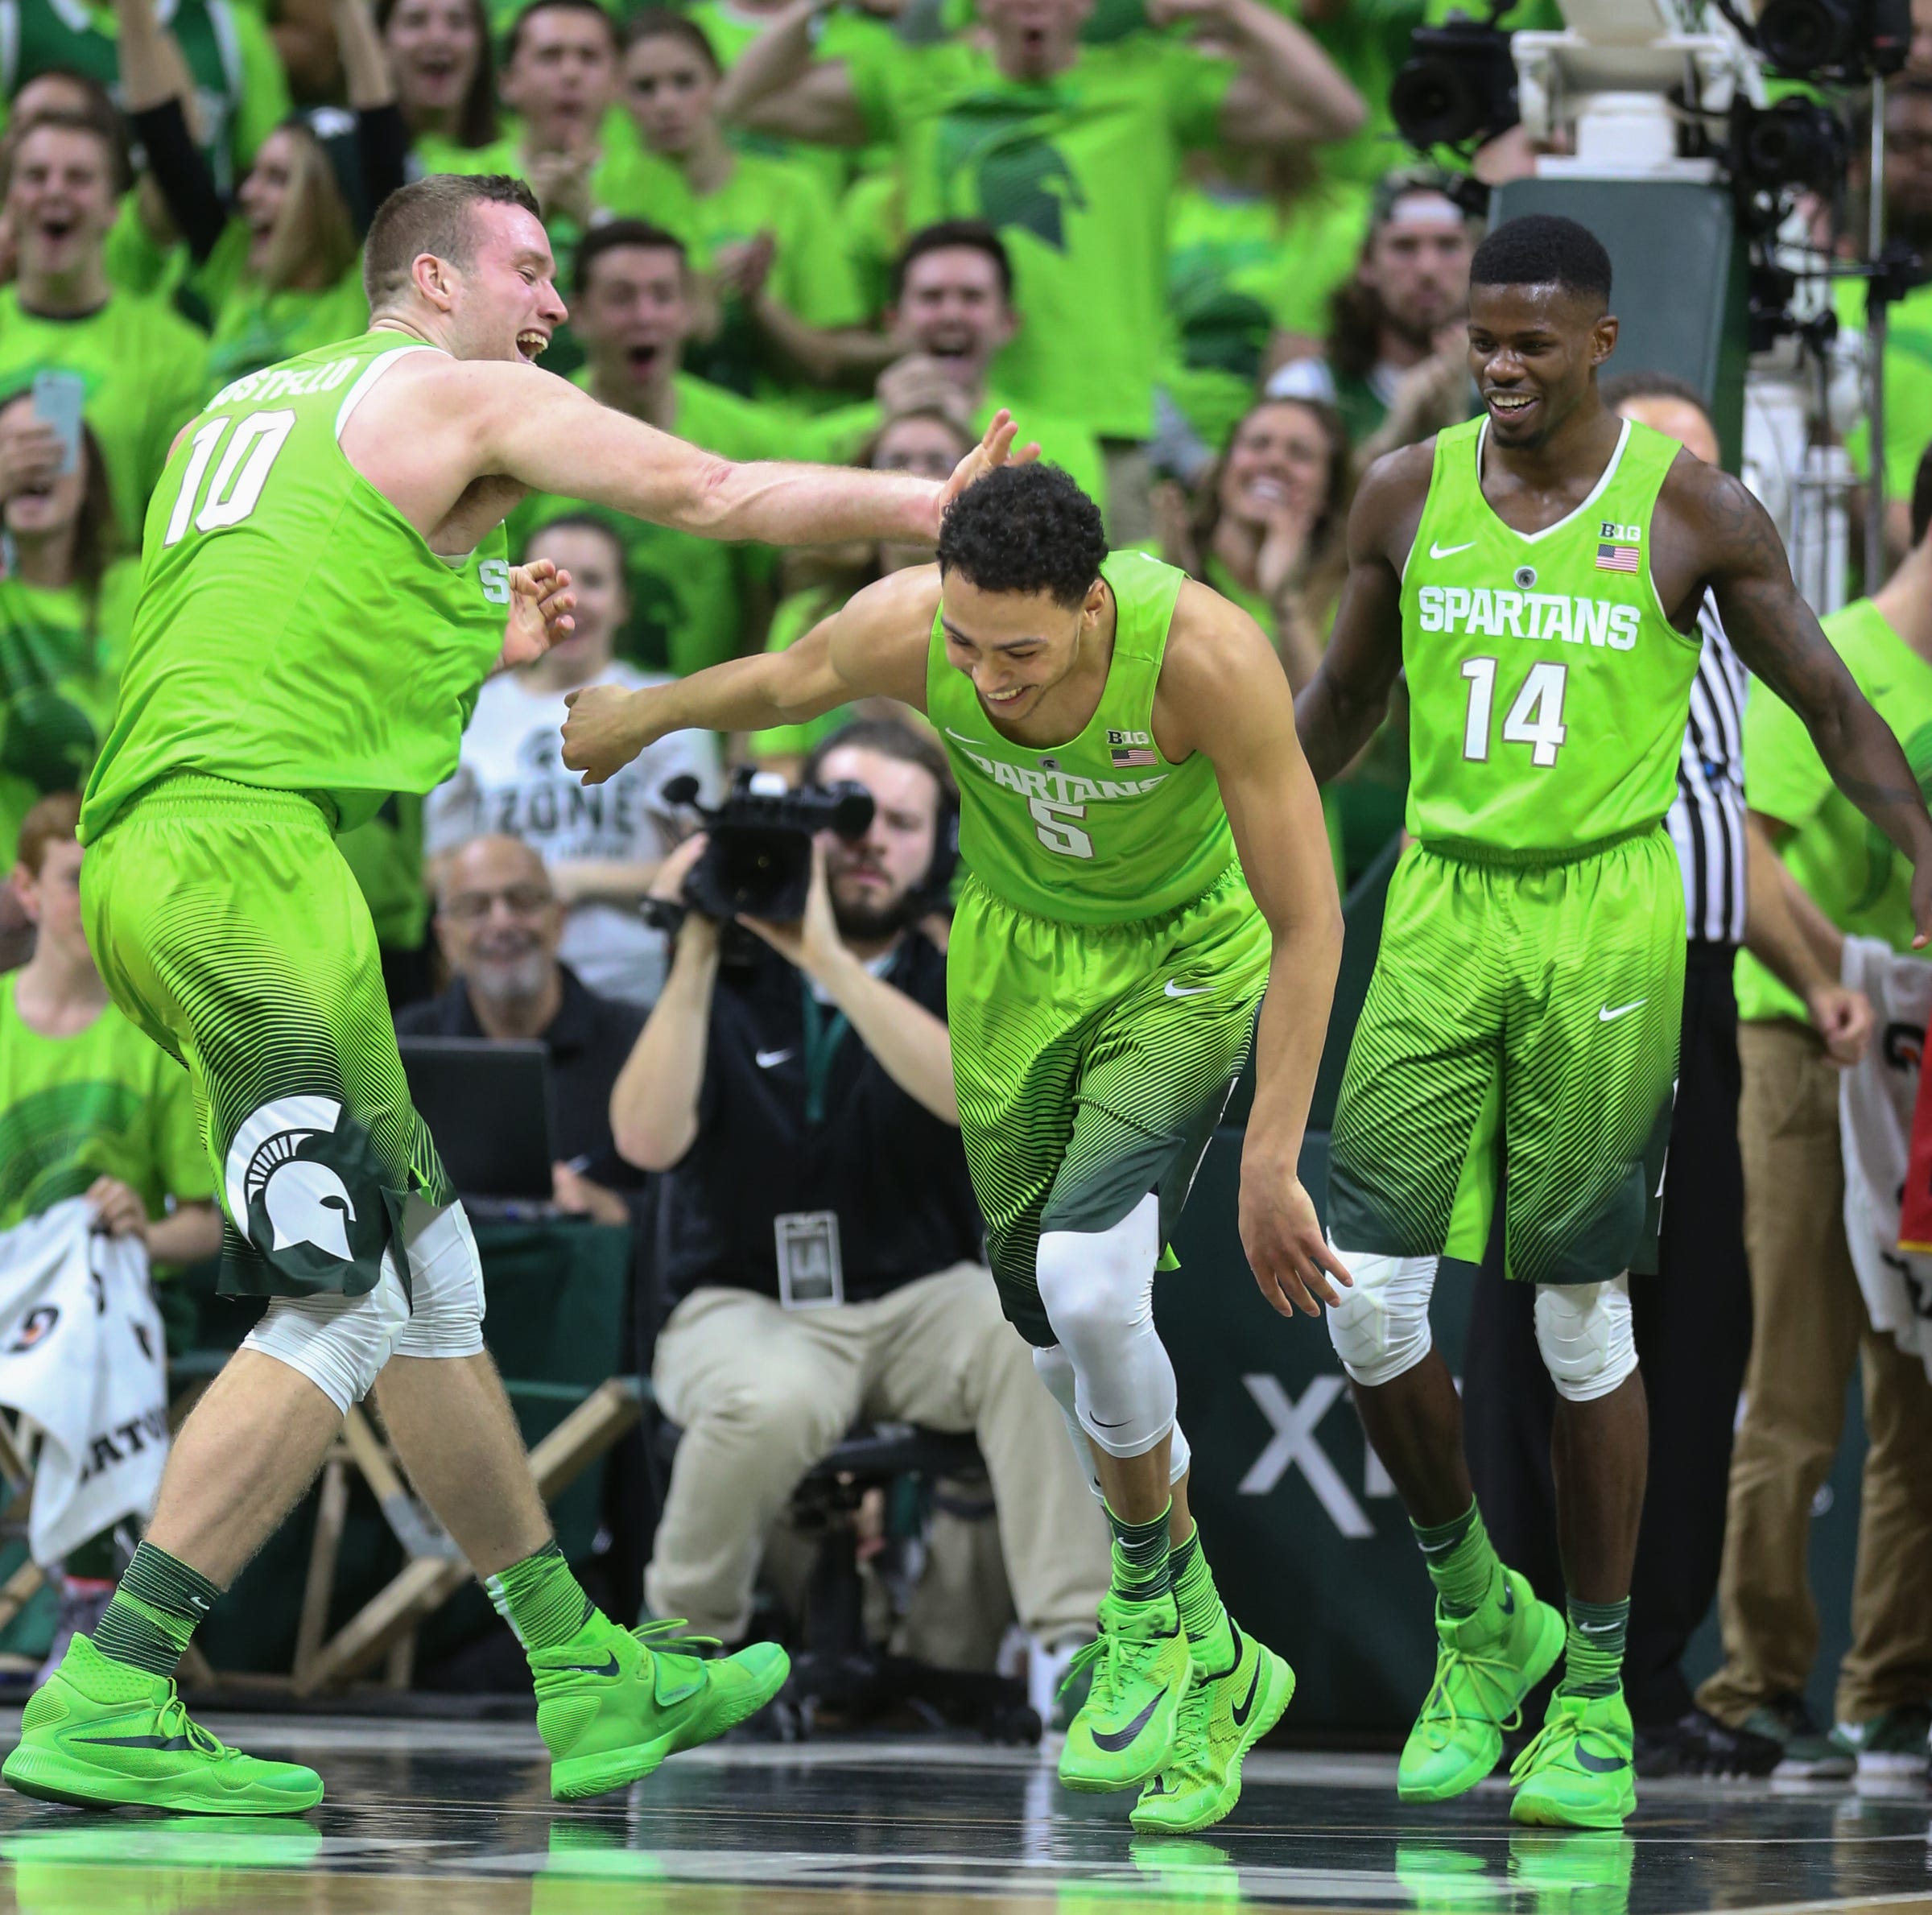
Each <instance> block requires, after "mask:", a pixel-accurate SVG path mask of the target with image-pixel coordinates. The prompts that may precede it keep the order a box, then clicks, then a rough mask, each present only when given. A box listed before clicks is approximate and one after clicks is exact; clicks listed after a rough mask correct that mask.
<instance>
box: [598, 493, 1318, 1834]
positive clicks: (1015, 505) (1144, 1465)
mask: <svg viewBox="0 0 1932 1915" xmlns="http://www.w3.org/2000/svg"><path fill="white" fill-rule="evenodd" d="M868 693H869V694H873V695H886V696H890V697H894V698H898V699H899V700H902V701H903V702H904V703H905V704H909V705H911V706H914V707H915V708H917V709H919V710H920V711H923V712H926V713H927V715H928V716H930V717H931V720H932V721H933V723H934V724H935V726H936V727H937V728H939V732H940V734H941V736H942V737H943V738H944V740H945V743H946V748H947V751H948V752H949V753H951V754H952V762H953V766H954V770H955V771H956V774H957V776H958V779H959V784H960V800H961V811H960V853H961V856H962V859H963V861H964V865H965V868H966V871H967V877H966V881H965V885H964V890H963V892H962V894H961V895H960V900H959V910H958V913H957V915H956V918H954V921H953V932H952V943H951V944H950V946H949V947H948V951H947V1009H948V1016H949V1020H950V1022H951V1026H952V1058H953V1075H954V1079H955V1081H956V1087H957V1090H958V1096H959V1109H960V1129H961V1131H962V1132H963V1133H964V1141H965V1145H966V1155H967V1161H968V1164H969V1165H970V1166H971V1168H972V1182H973V1188H974V1191H976V1194H977V1195H978V1198H979V1201H980V1209H981V1210H982V1211H984V1212H985V1218H986V1224H987V1236H988V1244H989V1255H990V1260H991V1261H992V1264H993V1273H994V1276H995V1277H996V1278H997V1281H998V1283H999V1286H1000V1294H1001V1300H1002V1302H1003V1303H1004V1304H1005V1310H1006V1314H1007V1315H1008V1317H1009V1319H1011V1321H1012V1322H1013V1323H1014V1324H1015V1325H1016V1326H1017V1327H1018V1328H1019V1330H1020V1331H1022V1334H1023V1335H1026V1337H1027V1338H1028V1339H1030V1341H1031V1342H1032V1343H1034V1360H1035V1363H1036V1364H1037V1365H1038V1369H1039V1372H1040V1374H1041V1376H1042V1379H1043V1380H1044V1381H1045V1382H1046V1383H1047V1386H1048V1388H1050V1389H1051V1390H1052V1391H1053V1393H1054V1394H1055V1397H1057V1398H1058V1399H1059V1402H1060V1405H1061V1407H1062V1408H1063V1409H1064V1410H1065V1412H1066V1413H1067V1422H1068V1426H1069V1428H1070V1430H1071V1433H1072V1435H1073V1438H1074V1443H1075V1448H1076V1450H1077V1451H1079V1452H1080V1455H1081V1456H1082V1458H1083V1460H1084V1461H1086V1462H1088V1463H1089V1464H1090V1467H1092V1471H1093V1472H1094V1474H1095V1476H1096V1487H1097V1488H1099V1489H1100V1492H1101V1493H1102V1495H1103V1497H1104V1501H1105V1504H1106V1507H1107V1511H1108V1517H1109V1519H1110V1521H1111V1523H1112V1526H1113V1532H1114V1537H1115V1546H1114V1575H1113V1588H1112V1589H1111V1590H1110V1591H1109V1592H1108V1596H1107V1598H1106V1599H1105V1600H1104V1603H1102V1605H1101V1609H1100V1624H1101V1633H1100V1641H1098V1643H1097V1644H1096V1645H1095V1647H1094V1649H1093V1650H1092V1652H1091V1653H1090V1654H1089V1656H1088V1660H1090V1661H1092V1664H1093V1682H1092V1688H1091V1690H1090V1691H1089V1694H1088V1699H1087V1701H1086V1702H1084V1704H1083V1705H1082V1707H1081V1708H1080V1711H1079V1713H1078V1714H1077V1715H1075V1718H1074V1719H1073V1721H1072V1723H1071V1725H1070V1726H1069V1727H1068V1731H1067V1743H1066V1747H1065V1748H1064V1750H1063V1752H1062V1756H1061V1759H1060V1777H1061V1780H1062V1781H1063V1782H1064V1783H1066V1784H1067V1786H1068V1787H1070V1788H1074V1789H1091V1790H1103V1789H1141V1797H1140V1800H1139V1802H1137V1804H1136V1806H1135V1808H1134V1810H1133V1822H1134V1825H1135V1826H1137V1827H1139V1828H1143V1829H1150V1830H1179V1829H1195V1828H1201V1827H1204V1826H1207V1825H1208V1823H1210V1822H1216V1821H1218V1820H1220V1818H1221V1817H1222V1816H1224V1815H1225V1814H1227V1813H1228V1810H1230V1809H1231V1808H1232V1806H1234V1802H1235V1798H1236V1795H1237V1794H1238V1793H1239V1790H1240V1787H1241V1757H1242V1755H1243V1753H1244V1752H1245V1751H1246V1750H1247V1749H1248V1748H1249V1747H1250V1746H1252V1744H1253V1743H1254V1742H1255V1741H1256V1740H1258V1738H1259V1737H1260V1736H1261V1735H1263V1734H1265V1732H1266V1731H1267V1730H1268V1729H1269V1727H1271V1726H1272V1725H1273V1724H1274V1722H1275V1721H1276V1719H1278V1717H1279V1716H1280V1715H1281V1713H1282V1710H1283V1709H1284V1708H1285V1707H1286V1706H1287V1702H1288V1699H1289V1696H1290V1693H1291V1691H1292V1690H1293V1687H1294V1675H1293V1673H1292V1672H1291V1671H1290V1669H1289V1667H1288V1665H1287V1664H1286V1662H1284V1661H1282V1659H1281V1658H1280V1657H1278V1656H1276V1655H1274V1653H1272V1652H1271V1651H1269V1650H1268V1649H1265V1648H1264V1647H1262V1646H1261V1645H1259V1644H1257V1643H1255V1642H1254V1641H1252V1640H1251V1639H1249V1637H1247V1636H1244V1635H1243V1634H1242V1633H1241V1632H1240V1631H1239V1630H1238V1629H1236V1628H1235V1627H1234V1626H1233V1624H1232V1623H1231V1622H1230V1620H1228V1616H1227V1613H1226V1612H1225V1611H1224V1609H1223V1608H1222V1607H1221V1603H1220V1599H1219V1597H1218V1596H1217V1595H1216V1594H1215V1590H1214V1583H1213V1579H1212V1577H1211V1576H1210V1575H1208V1567H1207V1563H1206V1560H1205V1558H1203V1556H1202V1554H1201V1551H1200V1544H1199V1539H1198V1537H1196V1536H1195V1529H1194V1523H1193V1519H1192V1518H1191V1516H1190V1515H1189V1513H1188V1511H1187V1444H1186V1442H1185V1440H1184V1439H1183V1437H1182V1434H1181V1432H1180V1430H1179V1428H1178V1427H1176V1426H1175V1424H1174V1397H1175V1391H1174V1368H1173V1365H1172V1364H1170V1362H1169V1360H1168V1359H1167V1355H1166V1352H1165V1351H1164V1350H1163V1349H1162V1347H1161V1343H1160V1339H1159V1337H1158V1335H1156V1334H1155V1331H1154V1322H1153V1312H1152V1307H1151V1305H1152V1290H1153V1284H1154V1270H1155V1268H1156V1265H1157V1263H1158V1261H1159V1259H1160V1257H1161V1253H1162V1247H1163V1245H1164V1244H1166V1240H1167V1236H1168V1233H1169V1232H1170V1229H1171V1228H1172V1225H1173V1222H1174V1216H1175V1215H1176V1214H1177V1213H1178V1212H1179V1208H1180V1206H1181V1204H1182V1203H1183V1200H1184V1199H1185V1198H1186V1196H1187V1187H1188V1183H1189V1182H1190V1180H1191V1178H1192V1177H1193V1174H1194V1171H1195V1166H1196V1165H1197V1164H1198V1163H1199V1160H1200V1157H1201V1154H1202V1152H1203V1150H1204V1149H1206V1147H1207V1145H1208V1139H1209V1137H1210V1136H1211V1134H1212V1132H1213V1129H1214V1127H1215V1125H1216V1121H1217V1120H1218V1118H1219V1117H1220V1112H1221V1109H1222V1107H1223V1105H1224V1104H1225V1102H1226V1100H1227V1096H1228V1088H1229V1086H1230V1085H1231V1083H1232V1080H1233V1077H1234V1074H1235V1073H1236V1071H1238V1070H1239V1069H1240V1067H1241V1063H1242V1061H1243V1059H1245V1056H1246V1054H1247V1051H1248V1048H1249V1042H1250V1038H1251V1035H1253V1034H1254V1033H1255V1031H1256V1029H1257V1026H1256V1009H1257V1005H1260V1006H1261V1014H1260V1023H1259V1029H1258V1042H1259V1049H1260V1058H1259V1070H1258V1075H1257V1088H1256V1093H1255V1101H1254V1108H1253V1115H1252V1116H1251V1117H1250V1118H1249V1127H1248V1136H1247V1144H1246V1149H1245V1155H1244V1159H1243V1163H1242V1174H1241V1236H1242V1241H1243V1244H1244V1246H1245V1248H1246V1250H1247V1253H1248V1255H1249V1260H1250V1261H1251V1262H1252V1263H1253V1265H1254V1269H1255V1272H1256V1274H1257V1277H1259V1278H1260V1280H1261V1283H1262V1286H1263V1287H1264V1289H1265V1290H1266V1291H1267V1292H1268V1293H1269V1295H1270V1297H1271V1298H1274V1299H1275V1301H1276V1302H1277V1305H1278V1307H1280V1308H1283V1309H1290V1308H1293V1307H1294V1306H1296V1305H1299V1306H1301V1307H1302V1308H1304V1309H1306V1310H1310V1311H1312V1310H1314V1309H1315V1301H1314V1299H1315V1298H1322V1299H1324V1300H1327V1299H1331V1298H1333V1296H1334V1294H1335V1292H1334V1290H1333V1287H1332V1286H1331V1283H1330V1281H1329V1276H1330V1275H1331V1274H1333V1275H1335V1276H1336V1277H1339V1278H1340V1280H1341V1281H1344V1283H1345V1282H1346V1276H1345V1273H1343V1272H1342V1271H1341V1270H1340V1266H1339V1265H1338V1264H1337V1263H1336V1262H1335V1260H1334V1259H1333V1258H1332V1257H1331V1256H1330V1255H1329V1253H1328V1252H1327V1247H1326V1245H1325V1244H1324V1243H1323V1240H1322V1236H1321V1232H1320V1228H1319V1225H1318V1224H1316V1221H1315V1212H1314V1209H1313V1207H1312V1206H1311V1203H1310V1202H1309V1200H1308V1199H1307V1195H1306V1194H1305V1193H1304V1192H1303V1191H1302V1188H1301V1186H1300V1184H1299V1183H1298V1182H1297V1180H1296V1175H1295V1164H1296V1159H1297V1157H1298V1153H1299V1150H1300V1145H1301V1139H1302V1125H1303V1124H1304V1123H1305V1122H1306V1121H1307V1114H1308V1100H1309V1096H1310V1093H1311V1090H1312V1088H1313V1086H1314V1080H1315V1066H1316V1064H1317V1063H1318V1062H1319V1058H1320V1054H1321V1046H1322V1038H1323V1032H1324V1030H1325V1029H1326V1026H1327V1015H1328V1005H1329V998H1330V995H1331V990H1332V988H1333V984H1334V980H1335V964H1336V961H1337V958H1338V956H1339V952H1340V914H1339V910H1338V907H1337V902H1336V899H1335V877H1334V873H1333V869H1332V867H1331V864H1330V862H1329V860H1328V856H1327V848H1326V839H1325V836H1324V833H1323V825H1322V820H1321V812H1320V808H1319V804H1318V803H1317V801H1316V798H1315V786H1314V785H1313V783H1312V782H1311V780H1310V778H1309V777H1308V774H1307V767H1306V766H1304V765H1303V763H1302V756H1301V753H1300V752H1299V750H1298V749H1297V747H1296V745H1295V741H1294V707H1293V704H1292V701H1291V700H1290V695H1289V691H1288V684H1287V680H1286V677H1285V675H1283V673H1282V668H1281V665H1280V662H1279V661H1278V659H1277V658H1275V656H1274V653H1273V651H1272V650H1270V649H1269V645H1268V642H1267V641H1266V640H1265V638H1263V637H1262V635H1261V632H1260V630H1259V629H1258V628H1257V626H1256V625H1255V624H1254V623H1253V621H1252V620H1251V619H1250V618H1249V617H1248V616H1247V615H1246V614H1245V613H1242V612H1240V611H1237V610H1236V609H1235V608H1234V607H1233V606H1232V605H1229V604H1228V602H1227V601H1226V600H1224V599H1223V598H1220V597H1219V596H1217V595H1216V594H1215V593H1214V592H1209V591H1208V590H1207V589H1206V588H1204V587H1203V586H1200V585H1197V584H1194V583H1193V582H1192V581H1191V580H1187V579H1185V578H1183V576H1181V574H1180V573H1179V572H1176V571H1174V569H1173V568H1172V567H1170V566H1166V565H1162V564H1160V563H1157V562H1156V561H1155V560H1154V559H1149V558H1146V557H1145V556H1143V555H1141V554H1140V553H1137V552H1113V553H1109V552H1108V550H1107V546H1106V539H1105V536H1104V532H1103V530H1102V528H1101V524H1100V514H1099V512H1098V511H1097V510H1096V509H1095V507H1094V506H1093V503H1092V501H1091V500H1089V499H1088V498H1087V497H1085V496H1084V494H1083V493H1081V492H1080V489H1079V488H1078V487H1076V486H1075V485H1074V483H1073V481H1071V479H1069V478H1068V477H1067V475H1066V474H1065V473H1062V472H1059V471H1057V470H1055V468H1052V467H1042V466H1030V465H1020V466H1011V467H1007V468H1004V469H1003V470H1001V471H999V472H996V473H992V474H990V475H989V477H987V478H985V479H983V480H980V481H977V482H976V483H975V484H974V485H972V486H970V487H968V489H967V490H965V491H964V492H963V493H961V494H960V497H959V498H958V499H957V500H956V501H954V503H953V504H952V506H950V507H949V508H948V510H947V515H946V519H945V522H944V524H943V527H942V529H941V532H940V538H939V563H938V565H937V566H934V567H923V568H920V569H918V570H914V571H909V572H898V573H896V574H894V576H892V577H890V578H889V579H885V580H881V581H880V582H879V583H878V584H876V585H873V586H871V587H869V588H868V589H867V590H865V592H861V593H860V594H859V596H857V598H855V599H854V600H853V601H852V602H851V604H850V605H847V606H846V607H845V608H844V610H843V611H841V612H840V613H836V615H835V616H834V617H832V618H830V619H828V620H827V621H825V622H824V624H822V625H819V626H818V627H817V628H815V629H814V630H813V631H812V632H811V633H810V634H807V637H806V638H804V639H803V640H802V641H801V642H799V644H797V645H795V646H792V647H791V650H788V651H785V652H780V653H770V654H766V655H765V656H763V657H762V658H746V659H740V660H737V661H735V662H733V663H730V664H728V665H721V666H717V667H713V668H712V670H711V671H704V672H700V673H698V674H697V675H695V676H694V677H691V678H689V679H684V680H683V682H682V683H679V684H676V685H667V686H664V687H654V688H651V689H649V690H646V691H642V692H637V693H623V692H617V693H615V694H612V693H607V692H605V691H601V690H597V691H589V692H586V693H580V694H578V695H577V698H576V704H575V705H574V706H573V708H572V714H571V718H570V720H569V722H568V724H566V725H565V727H564V762H565V763H566V764H568V765H570V766H573V767H575V768H576V769H578V770H584V771H585V772H586V773H587V774H588V775H589V776H590V777H591V778H592V779H597V778H607V777H609V775H610V774H611V773H612V772H613V771H614V770H616V769H617V767H618V766H620V765H622V764H624V763H625V762H626V761H628V760H629V759H630V758H631V757H634V756H635V755H636V753H638V751H639V750H641V749H642V748H643V747H644V746H645V745H647V744H649V743H650V742H652V741H654V739H656V738H658V737H663V735H664V734H665V733H667V732H669V731H674V730H676V729H678V728H680V727H683V726H686V725H706V726H713V727H716V728H720V729H723V730H729V731H737V730H757V729H760V728H765V727H768V726H770V725H774V724H790V723H794V722H796V721H798V720H802V719H804V718H807V717H810V716H813V715H815V714H816V713H818V712H823V711H826V710H828V709H829V708H832V706H834V705H837V704H842V703H844V701H846V700H848V699H850V698H852V697H854V696H855V695H864V694H868ZM1237 854H1238V855H1237ZM1257 906H1258V908H1257ZM1264 988H1265V1003H1264V1002H1263V993H1264Z"/></svg>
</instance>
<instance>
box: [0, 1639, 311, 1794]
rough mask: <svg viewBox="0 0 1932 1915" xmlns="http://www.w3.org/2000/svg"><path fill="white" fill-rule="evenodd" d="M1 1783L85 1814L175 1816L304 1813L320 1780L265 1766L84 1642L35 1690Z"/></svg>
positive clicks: (168, 1692)
mask: <svg viewBox="0 0 1932 1915" xmlns="http://www.w3.org/2000/svg"><path fill="white" fill-rule="evenodd" d="M0 1777H5V1778H6V1781H8V1782H10V1784H11V1785H13V1786H14V1788H16V1789H19V1791H20V1793H22V1794H23V1795H31V1796H37V1797H39V1799H40V1800H41V1801H42V1802H67V1803H70V1804H72V1806H75V1807H76V1808H82V1809H134V1808H140V1809H173V1810H181V1811H185V1812H187V1813H188V1814H195V1815H299V1814H300V1813H301V1812H302V1811H303V1810H304V1809H312V1808H314V1806H316V1803H317V1802H320V1801H321V1799H322V1778H321V1777H320V1776H319V1775H317V1774H316V1772H315V1771H314V1770H313V1769H312V1768H303V1767H302V1766H301V1765H300V1764H299V1763H295V1762H264V1761H262V1760H259V1759H258V1757H256V1756H245V1755H243V1754H242V1752H241V1750H239V1749H233V1748H228V1747H227V1746H226V1745H225V1744H223V1743H221V1742H218V1741H217V1740H216V1739H215V1738H214V1737H213V1735H209V1734H208V1731H207V1730H206V1729H204V1728H203V1727H201V1726H200V1724H199V1723H192V1722H190V1721H189V1720H188V1711H187V1710H186V1709H184V1707H182V1705H181V1698H180V1695H179V1694H177V1693H176V1691H175V1686H174V1684H173V1683H172V1682H170V1681H169V1680H168V1679H167V1677H165V1676H151V1675H150V1674H147V1671H146V1670H145V1669H135V1668H134V1667H133V1666H131V1665H130V1664H128V1663H126V1662H115V1661H110V1660H109V1658H108V1657H105V1656H104V1655H102V1654H101V1652H100V1651H99V1650H98V1649H96V1648H95V1647H94V1645H93V1643H92V1642H91V1641H89V1639H88V1638H87V1637H86V1636H75V1638H74V1639H73V1641H72V1642H70V1643H69V1644H68V1648H67V1653H66V1654H65V1655H64V1657H61V1659H60V1667H59V1668H58V1669H56V1670H55V1671H54V1673H53V1674H52V1675H51V1676H50V1677H48V1678H47V1681H46V1682H43V1683H42V1684H41V1686H39V1688H38V1689H37V1690H35V1691H34V1693H33V1694H32V1696H31V1698H29V1700H28V1702H27V1708H26V1710H25V1711H24V1713H23V1715H21V1718H20V1740H19V1744H18V1745H17V1746H16V1747H15V1748H14V1752H13V1753H12V1754H11V1755H10V1756H8V1757H7V1759H6V1762H5V1764H0Z"/></svg>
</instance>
